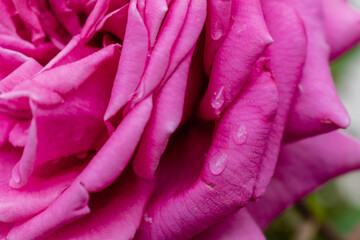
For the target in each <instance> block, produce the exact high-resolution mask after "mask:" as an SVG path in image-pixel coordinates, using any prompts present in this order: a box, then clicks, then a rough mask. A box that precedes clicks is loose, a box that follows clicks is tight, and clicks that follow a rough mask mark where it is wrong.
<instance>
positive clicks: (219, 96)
mask: <svg viewBox="0 0 360 240" xmlns="http://www.w3.org/2000/svg"><path fill="white" fill-rule="evenodd" d="M223 91H224V87H221V88H220V90H219V92H214V97H213V98H212V99H211V106H212V107H213V108H214V109H215V110H219V109H220V108H221V107H222V106H223V105H224V102H225V96H224V94H223Z"/></svg>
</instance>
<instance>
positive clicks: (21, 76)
mask: <svg viewBox="0 0 360 240" xmlns="http://www.w3.org/2000/svg"><path fill="white" fill-rule="evenodd" d="M41 69H42V66H41V65H40V64H39V63H38V62H37V61H35V60H34V59H32V58H29V59H28V60H26V62H24V63H23V64H21V65H20V66H19V67H18V68H16V69H15V70H14V71H13V72H12V73H10V74H9V75H7V77H5V78H4V79H2V80H1V81H0V94H1V93H5V92H9V91H11V90H13V89H14V87H15V86H17V85H18V84H20V83H22V82H24V81H25V80H27V79H29V78H32V77H33V76H34V75H35V73H38V72H40V70H41Z"/></svg>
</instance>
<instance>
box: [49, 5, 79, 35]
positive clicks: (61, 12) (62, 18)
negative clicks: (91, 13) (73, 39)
mask: <svg viewBox="0 0 360 240" xmlns="http://www.w3.org/2000/svg"><path fill="white" fill-rule="evenodd" d="M49 4H50V7H51V9H52V10H53V12H54V14H55V16H56V18H57V19H58V21H59V22H60V23H61V24H62V25H63V26H64V28H65V29H66V30H67V31H68V33H70V34H71V35H77V34H79V33H80V31H81V23H80V20H79V17H78V15H77V13H76V12H75V11H74V9H72V8H70V7H69V6H68V4H67V1H66V0H60V1H59V0H49Z"/></svg>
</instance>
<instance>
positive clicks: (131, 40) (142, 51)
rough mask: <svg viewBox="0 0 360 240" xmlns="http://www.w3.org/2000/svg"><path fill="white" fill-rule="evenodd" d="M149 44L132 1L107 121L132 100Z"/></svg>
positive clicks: (134, 3)
mask: <svg viewBox="0 0 360 240" xmlns="http://www.w3.org/2000/svg"><path fill="white" fill-rule="evenodd" d="M148 43H149V40H148V33H147V30H146V27H145V24H144V22H143V20H142V18H141V16H140V14H139V11H138V9H137V7H136V0H131V2H130V5H129V11H128V21H127V25H126V32H125V39H124V44H123V47H122V52H121V57H120V61H119V66H118V70H117V73H116V77H115V80H114V85H113V87H112V92H111V98H110V102H109V105H108V107H107V110H106V113H105V116H104V119H105V120H109V119H110V118H111V117H113V116H114V115H115V114H116V113H117V112H118V111H119V110H120V109H121V108H122V107H123V106H124V105H125V104H126V102H128V101H129V100H130V99H131V98H132V96H133V93H134V91H135V89H136V87H137V86H138V84H139V82H140V79H141V76H142V74H143V71H144V69H145V63H146V60H147V57H148V55H147V52H148Z"/></svg>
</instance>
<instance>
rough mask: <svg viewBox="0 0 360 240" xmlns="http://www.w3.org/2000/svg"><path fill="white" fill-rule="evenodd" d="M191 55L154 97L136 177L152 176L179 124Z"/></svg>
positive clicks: (137, 157)
mask: <svg viewBox="0 0 360 240" xmlns="http://www.w3.org/2000/svg"><path fill="white" fill-rule="evenodd" d="M192 53H193V52H190V54H189V55H188V56H187V57H186V59H184V61H183V62H182V63H181V64H180V66H179V67H178V68H177V70H176V71H175V72H174V73H173V74H172V75H171V77H170V79H169V80H168V81H167V82H166V84H165V85H164V86H163V87H162V88H161V90H160V92H159V94H158V95H157V97H156V101H155V103H154V110H153V112H152V115H151V118H150V120H149V123H148V124H147V126H146V128H145V130H144V134H143V136H142V139H141V142H140V145H139V148H138V150H137V153H136V155H135V158H134V162H133V168H134V171H135V173H136V174H137V175H138V176H141V177H144V178H152V177H153V176H154V173H155V170H156V168H157V166H158V164H159V161H160V158H161V155H162V154H163V153H164V151H165V148H166V145H167V143H168V141H169V138H170V136H171V135H172V134H173V133H174V131H175V130H176V128H177V127H178V126H179V124H180V121H181V117H182V113H183V107H184V98H185V91H186V83H187V78H188V73H189V68H190V61H191V57H192Z"/></svg>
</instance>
